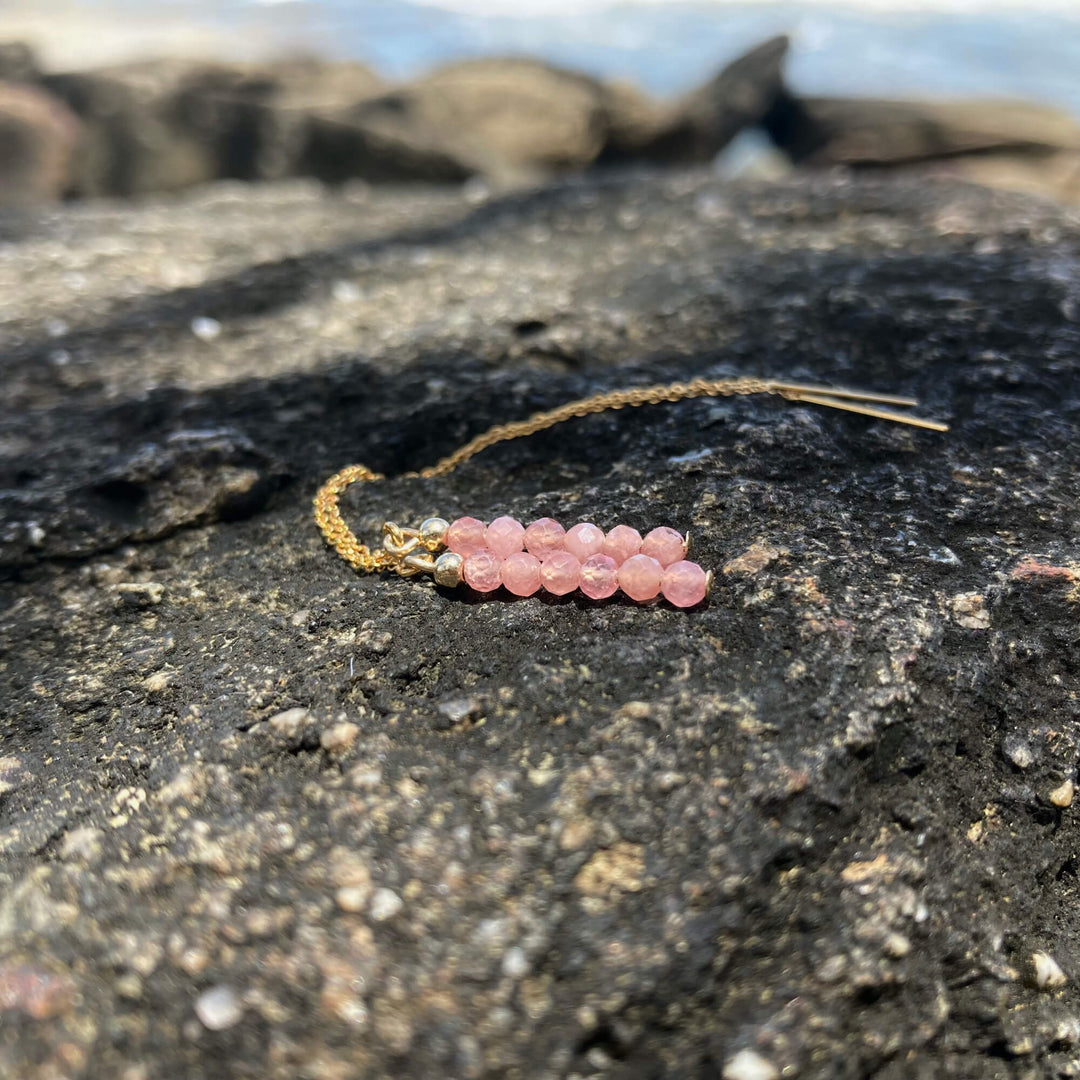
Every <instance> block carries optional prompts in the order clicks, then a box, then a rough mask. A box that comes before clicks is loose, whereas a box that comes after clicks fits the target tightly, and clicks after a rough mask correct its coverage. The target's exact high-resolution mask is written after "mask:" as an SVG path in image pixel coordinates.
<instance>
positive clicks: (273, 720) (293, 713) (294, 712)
mask: <svg viewBox="0 0 1080 1080" xmlns="http://www.w3.org/2000/svg"><path fill="white" fill-rule="evenodd" d="M311 719H312V716H311V713H310V712H309V711H308V710H307V709H305V708H303V707H302V706H298V707H297V708H295V709H286V710H285V711H284V712H279V713H276V714H275V715H274V716H271V717H270V719H269V720H268V721H267V723H268V724H269V725H270V730H271V731H272V732H273V733H274V734H275V735H279V736H280V737H281V738H283V739H291V738H293V737H294V736H296V735H298V734H299V733H300V729H301V728H302V727H303V726H304V725H305V724H306V723H308V721H309V720H311Z"/></svg>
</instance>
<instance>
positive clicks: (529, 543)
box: [525, 518, 566, 561]
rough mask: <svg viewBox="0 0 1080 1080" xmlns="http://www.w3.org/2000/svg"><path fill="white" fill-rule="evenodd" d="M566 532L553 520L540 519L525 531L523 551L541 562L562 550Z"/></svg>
mask: <svg viewBox="0 0 1080 1080" xmlns="http://www.w3.org/2000/svg"><path fill="white" fill-rule="evenodd" d="M565 535H566V530H565V529H564V528H563V527H562V526H561V525H560V524H559V523H558V522H557V521H556V520H555V519H554V518H541V519H540V520H539V521H534V522H533V523H532V524H531V525H530V526H529V527H528V528H527V529H526V530H525V550H526V551H528V553H529V554H530V555H535V556H536V557H537V558H538V559H540V560H541V561H543V560H544V559H546V558H547V557H548V556H549V555H550V554H551V553H552V552H553V551H559V550H561V548H562V544H563V537H564V536H565Z"/></svg>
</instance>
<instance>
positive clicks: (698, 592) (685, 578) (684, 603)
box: [660, 559, 708, 607]
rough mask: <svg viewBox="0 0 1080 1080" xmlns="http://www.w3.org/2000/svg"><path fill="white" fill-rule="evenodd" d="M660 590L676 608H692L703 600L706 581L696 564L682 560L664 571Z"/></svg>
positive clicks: (703, 573) (702, 571)
mask: <svg viewBox="0 0 1080 1080" xmlns="http://www.w3.org/2000/svg"><path fill="white" fill-rule="evenodd" d="M660 588H661V590H662V591H663V593H664V596H665V598H666V599H668V600H670V601H671V602H672V603H673V604H674V605H675V606H676V607H694V606H695V605H696V604H700V603H701V601H702V600H704V599H705V593H706V591H707V588H708V579H707V578H706V575H705V571H704V570H702V569H701V567H700V566H698V564H697V563H693V562H687V561H686V560H685V559H682V560H680V561H679V562H675V563H672V564H671V565H670V566H669V567H668V568H667V569H666V570H665V571H664V578H663V581H661V583H660Z"/></svg>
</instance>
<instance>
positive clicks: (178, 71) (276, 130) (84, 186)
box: [44, 59, 380, 196]
mask: <svg viewBox="0 0 1080 1080" xmlns="http://www.w3.org/2000/svg"><path fill="white" fill-rule="evenodd" d="M44 83H45V85H46V86H48V87H49V89H51V90H52V91H53V92H54V93H56V94H57V95H59V96H60V97H61V98H63V99H64V100H65V101H66V102H67V103H68V104H69V105H70V106H71V108H72V109H74V111H75V112H76V113H77V114H78V115H79V116H80V117H81V118H82V119H83V121H84V123H85V124H86V127H87V129H88V137H87V140H86V146H85V149H84V152H83V154H82V157H81V160H80V162H79V163H78V166H77V168H76V170H75V174H74V176H73V178H72V182H71V190H72V193H73V194H77V195H84V196H89V195H137V194H140V193H143V192H148V191H171V190H176V189H178V188H183V187H188V186H191V185H193V184H197V183H201V182H204V181H206V180H211V179H217V178H226V177H232V178H237V179H243V180H255V179H263V178H274V177H284V176H291V175H295V174H296V173H297V172H298V171H302V169H301V166H300V162H299V158H300V156H301V155H302V153H303V147H304V143H305V140H306V139H307V135H308V127H307V121H308V116H309V114H310V113H311V112H312V111H313V110H316V109H327V108H333V107H338V106H342V105H345V104H351V103H354V102H356V101H357V100H360V99H362V98H364V97H367V96H370V95H371V94H373V93H374V92H375V91H376V90H377V88H378V87H379V85H380V84H379V80H378V79H377V77H376V76H375V75H374V74H373V73H372V72H371V71H370V69H369V68H367V67H365V66H364V65H362V64H357V63H352V62H333V61H320V60H314V59H310V60H308V59H296V60H282V61H278V62H274V63H271V62H267V63H263V64H236V65H228V64H208V63H204V62H198V61H188V60H169V61H165V62H163V61H144V62H137V63H128V64H120V65H115V66H112V67H105V68H99V69H95V70H91V71H80V72H70V73H62V74H55V75H49V76H47V77H46V78H45V79H44Z"/></svg>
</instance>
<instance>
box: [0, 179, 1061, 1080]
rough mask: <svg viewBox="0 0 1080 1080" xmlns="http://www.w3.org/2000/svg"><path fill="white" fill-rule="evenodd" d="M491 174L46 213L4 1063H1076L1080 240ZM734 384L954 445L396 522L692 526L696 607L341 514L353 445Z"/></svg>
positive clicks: (727, 419) (584, 471) (910, 443)
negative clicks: (792, 390)
mask: <svg viewBox="0 0 1080 1080" xmlns="http://www.w3.org/2000/svg"><path fill="white" fill-rule="evenodd" d="M469 195H470V197H471V198H472V199H473V201H472V202H470V201H467V200H466V199H465V198H463V197H461V196H460V195H459V194H458V193H456V192H425V191H422V190H411V191H401V192H393V191H388V192H382V193H378V194H366V193H365V192H363V191H362V190H359V189H357V190H352V191H350V192H346V193H345V194H344V195H337V196H331V195H323V194H321V193H320V192H319V191H317V190H316V189H314V188H311V187H308V186H305V185H290V186H282V187H276V188H265V189H253V190H250V191H249V190H246V189H240V188H235V187H222V188H218V189H214V190H211V191H208V192H202V193H197V194H194V195H192V196H190V197H186V198H183V199H177V200H171V201H162V202H148V203H145V204H142V205H140V206H133V207H125V206H121V205H106V206H96V205H90V204H88V205H84V206H80V207H75V208H65V209H59V210H56V211H53V212H50V213H48V214H43V215H41V216H40V217H35V218H20V219H14V218H5V219H3V220H2V221H0V235H2V237H3V240H4V243H3V245H2V246H0V320H2V322H0V360H2V363H3V371H4V375H3V378H4V395H3V409H4V412H3V416H2V419H0V469H2V472H3V476H2V480H0V489H2V491H0V510H2V512H3V524H2V529H0V561H2V563H3V566H4V568H5V569H4V575H5V577H4V581H3V593H2V595H3V600H2V609H0V635H2V636H0V640H2V642H3V652H2V656H0V702H2V708H0V1074H2V1075H3V1076H4V1077H5V1078H12V1080H31V1078H33V1080H37V1078H39V1077H47V1078H60V1077H87V1078H97V1077H109V1078H123V1080H149V1078H155V1080H156V1078H159V1077H163V1078H171V1077H182V1078H191V1080H196V1078H207V1080H211V1078H216V1077H220V1076H223V1075H228V1076H236V1077H244V1076H251V1077H255V1076H258V1077H260V1078H265V1077H282V1078H286V1077H288V1078H294V1077H303V1078H305V1080H351V1078H355V1077H363V1078H381V1077H388V1076H393V1077H400V1078H417V1080H420V1078H424V1080H427V1078H431V1077H448V1078H449V1077H453V1078H457V1077H462V1078H487V1077H491V1078H496V1077H498V1078H504V1077H505V1078H521V1080H526V1078H528V1080H533V1078H536V1080H540V1078H555V1077H571V1076H576V1077H616V1078H625V1080H631V1078H634V1080H638V1078H640V1080H644V1078H646V1077H678V1078H701V1080H705V1078H713V1077H717V1076H721V1075H723V1074H725V1070H726V1075H727V1076H728V1077H729V1078H730V1080H740V1078H742V1077H745V1076H748V1075H757V1076H774V1075H775V1076H781V1075H782V1076H784V1077H788V1076H791V1077H815V1078H816V1077H822V1078H841V1080H846V1078H852V1080H854V1078H863V1077H870V1076H872V1077H875V1078H880V1080H901V1078H904V1080H908V1078H912V1077H914V1078H931V1077H933V1078H935V1080H936V1078H940V1077H965V1078H971V1080H975V1078H978V1080H986V1078H999V1077H1000V1078H1009V1080H1028V1078H1041V1077H1047V1076H1071V1075H1077V1074H1078V1072H1080V1065H1078V1061H1080V998H1078V995H1077V991H1076V986H1077V980H1078V979H1080V948H1078V943H1080V939H1078V933H1077V931H1078V919H1080V916H1078V915H1077V911H1078V899H1080V897H1078V887H1077V851H1078V840H1080V834H1078V830H1077V827H1076V820H1075V818H1076V814H1077V807H1076V804H1074V803H1073V799H1072V796H1073V784H1074V781H1075V776H1076V767H1077V759H1078V754H1080V745H1078V740H1080V705H1078V683H1077V674H1078V660H1077V657H1078V655H1080V654H1078V652H1077V645H1078V640H1077V639H1078V636H1080V630H1078V625H1080V619H1078V616H1080V517H1078V514H1080V511H1078V506H1080V477H1078V472H1077V469H1076V453H1077V447H1078V446H1080V430H1078V429H1080V222H1078V220H1077V218H1076V217H1075V216H1072V217H1070V216H1068V214H1067V213H1066V212H1064V211H1061V210H1058V209H1055V208H1053V207H1051V206H1049V205H1047V204H1039V203H1034V202H1030V203H1029V202H1025V201H1023V200H1020V199H1011V198H1005V197H1000V196H991V195H988V194H986V193H983V192H981V191H978V190H976V189H969V188H964V187H954V186H941V187H936V186H933V185H931V184H929V183H918V184H902V183H898V184H875V183H868V182H867V183H859V184H857V185H855V184H851V183H848V182H845V181H843V180H835V179H827V180H803V181H799V182H795V183H792V184H790V185H787V186H783V187H747V188H726V187H722V186H720V185H719V184H718V182H717V181H715V180H714V179H713V178H711V177H709V176H708V175H706V174H679V175H671V176H667V177H663V178H650V177H637V178H634V177H623V178H617V177H616V178H612V179H610V180H602V181H590V182H588V183H581V184H570V185H567V186H564V187H560V188H556V189H552V190H549V191H545V192H540V193H536V194H524V195H517V196H513V197H510V198H506V199H492V200H489V201H487V202H485V203H482V204H476V202H475V196H476V192H475V191H470V192H469ZM699 373H713V374H729V373H730V374H750V373H760V374H766V375H781V374H782V375H785V376H788V377H790V378H799V379H803V380H812V381H820V382H826V383H836V384H847V385H856V386H863V387H868V388H873V389H878V390H882V391H892V392H897V393H910V394H913V395H915V396H917V397H919V398H920V399H921V400H922V401H923V406H922V408H923V411H924V412H925V413H926V414H927V415H932V416H935V417H938V418H941V419H945V420H948V421H949V422H950V423H952V425H953V429H952V431H951V432H950V433H949V434H948V435H937V434H933V433H929V432H918V431H914V430H911V429H906V428H900V427H896V426H892V425H888V424H885V423H881V422H876V421H871V420H867V419H865V418H860V417H853V416H848V415H845V414H841V413H837V412H828V411H825V410H820V409H814V408H812V407H809V406H793V405H791V404H789V403H784V402H780V401H775V400H767V399H738V400H720V401H696V402H684V403H681V404H679V405H675V406H661V407H656V408H652V409H648V410H642V411H636V410H634V411H629V410H628V411H624V412H621V413H615V414H608V415H604V416H599V417H592V418H589V419H587V420H583V421H580V422H575V423H574V424H573V425H570V426H566V427H563V428H560V429H556V430H555V431H554V432H550V433H546V434H543V435H540V436H537V437H535V438H533V439H531V440H528V441H527V442H521V443H515V444H509V445H507V446H504V447H500V448H496V449H494V450H491V451H489V452H486V453H485V454H484V455H482V456H480V457H478V458H476V459H474V460H473V461H471V462H470V463H468V464H467V465H466V466H465V467H463V468H462V469H461V470H460V471H459V472H457V473H455V474H454V475H452V476H451V477H449V478H446V479H443V480H428V481H407V480H391V481H389V482H387V483H386V484H383V485H380V486H379V487H377V488H376V487H371V488H368V489H366V490H359V491H357V490H355V489H354V490H353V491H351V492H350V493H349V495H348V496H347V497H346V499H345V500H344V502H345V504H346V510H347V513H348V515H349V516H350V520H351V521H353V522H354V523H355V524H356V526H357V527H358V529H362V530H365V531H366V534H367V535H369V536H373V535H374V534H375V533H376V531H377V529H378V526H379V524H380V523H381V521H382V520H383V519H385V518H387V517H393V518H394V520H397V521H399V522H407V523H411V524H418V523H419V521H420V520H421V519H423V518H424V517H426V516H428V515H430V514H432V513H438V514H440V515H441V516H442V517H444V518H446V519H447V520H453V519H454V518H456V517H458V516H461V515H463V514H471V515H475V516H476V517H478V518H480V519H481V520H484V521H490V520H492V519H493V518H495V517H497V516H499V515H502V514H508V515H512V516H513V517H515V518H516V519H517V520H519V521H531V520H534V519H536V518H538V517H541V516H551V517H553V518H556V519H557V520H560V521H592V522H595V523H596V524H597V525H598V526H599V527H600V528H602V529H610V528H611V527H612V526H614V525H615V524H618V523H620V522H629V523H633V525H634V526H635V527H636V528H638V529H639V530H640V531H641V532H642V533H643V534H644V533H646V532H647V531H649V530H650V529H652V528H654V527H656V526H658V525H671V526H674V527H677V528H679V529H684V528H685V529H688V530H689V531H690V533H691V535H692V539H693V548H692V554H691V557H692V558H693V559H695V560H696V561H698V562H700V563H702V564H703V565H704V566H706V567H711V568H714V569H715V570H716V571H717V582H716V586H715V587H714V589H713V593H712V596H711V599H710V601H709V603H708V605H707V606H705V607H704V608H702V609H698V610H693V611H690V612H686V611H679V610H676V609H674V608H672V607H671V606H669V605H667V604H665V603H659V604H653V605H648V606H645V607H640V606H638V605H636V604H632V603H628V602H626V601H625V600H620V599H619V598H618V597H617V596H616V597H614V598H612V599H610V600H607V601H599V602H594V601H589V600H586V599H584V598H582V597H580V595H579V596H570V597H566V598H562V599H560V598H552V597H544V596H542V595H538V596H533V597H528V598H522V599H518V600H515V599H511V598H508V597H507V596H506V594H505V593H500V594H498V595H497V596H495V597H492V598H480V597H478V596H476V595H474V594H470V593H468V592H467V591H450V590H443V589H436V588H434V587H431V586H426V585H424V584H422V583H420V582H417V581H406V580H400V579H397V578H394V577H367V578H364V577H358V576H356V575H354V574H353V573H351V572H350V571H349V570H348V568H347V567H346V566H345V564H344V563H343V562H341V561H340V560H338V559H337V558H336V557H334V556H333V555H332V554H331V553H330V552H329V551H328V550H327V549H326V548H325V547H324V546H323V544H322V541H321V540H320V538H319V536H318V535H317V533H316V532H315V530H314V528H313V526H312V524H311V521H310V517H309V503H310V499H311V496H312V494H313V493H314V491H315V488H316V487H317V485H318V483H319V482H320V481H321V480H322V479H323V478H324V477H325V476H326V475H328V474H329V473H330V472H332V471H334V470H335V469H337V468H338V467H340V466H342V465H344V464H347V463H349V462H350V461H361V462H365V463H367V464H369V465H371V466H373V467H375V468H378V469H381V470H383V471H386V472H388V473H390V474H395V473H398V472H400V471H403V470H406V469H410V468H417V467H421V466H423V465H426V464H429V463H431V462H432V461H433V460H435V459H436V458H437V457H438V456H440V455H441V454H443V453H445V452H448V451H449V450H451V449H453V448H454V447H455V446H457V445H458V444H459V443H461V442H462V441H464V440H465V439H466V438H468V437H470V436H471V435H474V434H476V433H478V432H479V431H481V430H482V429H483V428H484V427H486V426H487V425H488V424H491V423H494V422H499V421H503V420H508V419H514V418H518V417H521V416H524V415H526V414H528V413H529V412H530V411H532V410H535V409H538V408H547V407H551V406H554V405H556V404H558V403H560V402H562V401H564V400H567V399H569V398H573V397H578V396H581V395H583V394H586V393H591V392H595V391H598V390H601V389H604V388H607V387H616V386H625V385H628V384H632V383H636V382H637V383H646V382H652V381H656V380H659V379H669V378H670V379H675V378H682V377H685V376H687V375H691V374H699ZM1036 954H1045V955H1044V956H1037V955H1036ZM1048 959H1049V961H1050V962H1049V963H1048V962H1047V961H1048ZM749 1070H758V1071H757V1072H753V1071H749ZM762 1070H764V1071H762Z"/></svg>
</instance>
